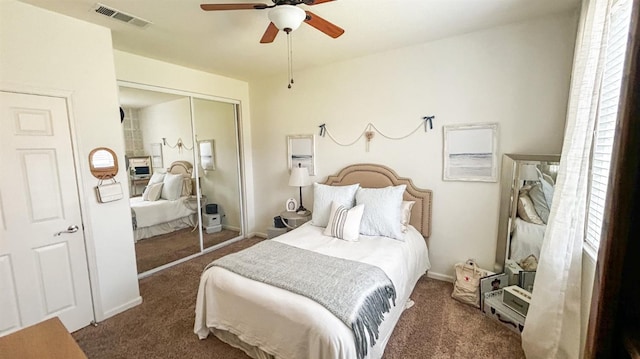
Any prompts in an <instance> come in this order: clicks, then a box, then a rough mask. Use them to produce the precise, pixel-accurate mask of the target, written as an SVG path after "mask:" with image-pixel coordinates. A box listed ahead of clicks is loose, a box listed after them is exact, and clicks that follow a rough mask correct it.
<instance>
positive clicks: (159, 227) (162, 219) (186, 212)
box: [130, 161, 198, 242]
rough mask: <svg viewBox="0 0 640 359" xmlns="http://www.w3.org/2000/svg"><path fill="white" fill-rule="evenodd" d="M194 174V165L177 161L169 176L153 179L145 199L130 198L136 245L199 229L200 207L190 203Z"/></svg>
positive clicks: (155, 175) (142, 197) (153, 176)
mask: <svg viewBox="0 0 640 359" xmlns="http://www.w3.org/2000/svg"><path fill="white" fill-rule="evenodd" d="M192 172H193V165H192V164H191V163H189V162H187V161H175V162H173V163H172V164H171V166H170V167H169V168H168V169H167V173H162V174H161V173H157V172H156V173H154V174H153V175H152V176H151V178H150V179H149V183H148V185H147V187H146V188H145V190H144V192H143V194H142V196H140V197H132V198H130V205H131V215H132V217H133V218H132V220H133V221H132V222H133V228H134V239H135V241H136V242H137V241H138V240H141V239H145V238H149V237H153V236H157V235H160V234H165V233H170V232H173V231H176V230H179V229H182V228H187V227H194V226H196V225H197V221H198V219H197V218H196V216H194V214H195V213H196V211H197V208H196V207H197V206H194V205H193V201H192V200H190V196H191V195H192V194H193V192H194V191H193V188H194V186H193V183H192V178H191V174H192Z"/></svg>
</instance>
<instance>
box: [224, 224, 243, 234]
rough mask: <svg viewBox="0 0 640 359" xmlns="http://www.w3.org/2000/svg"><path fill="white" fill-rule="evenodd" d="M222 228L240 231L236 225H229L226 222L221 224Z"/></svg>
mask: <svg viewBox="0 0 640 359" xmlns="http://www.w3.org/2000/svg"><path fill="white" fill-rule="evenodd" d="M222 228H223V229H228V230H230V231H237V232H240V227H236V226H230V225H227V224H223V225H222Z"/></svg>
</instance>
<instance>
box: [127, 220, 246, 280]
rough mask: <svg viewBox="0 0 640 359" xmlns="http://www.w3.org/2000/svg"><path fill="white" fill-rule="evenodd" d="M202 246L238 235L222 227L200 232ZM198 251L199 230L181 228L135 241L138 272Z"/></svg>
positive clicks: (236, 232) (207, 246)
mask: <svg viewBox="0 0 640 359" xmlns="http://www.w3.org/2000/svg"><path fill="white" fill-rule="evenodd" d="M202 235H203V236H202V237H203V241H204V247H205V248H209V247H211V246H214V245H216V244H219V243H222V242H225V241H228V240H229V239H232V238H235V237H237V236H239V235H240V234H239V232H238V231H232V230H229V229H223V230H222V231H220V232H217V233H206V232H203V233H202ZM198 252H200V239H199V232H198V231H193V228H183V229H180V230H177V231H175V232H171V233H166V234H161V235H159V236H154V237H151V238H145V239H141V240H139V241H138V242H137V243H136V263H137V265H138V273H142V272H146V271H148V270H150V269H153V268H156V267H159V266H161V265H163V264H167V263H171V262H173V261H175V260H178V259H181V258H184V257H188V256H190V255H192V254H195V253H198Z"/></svg>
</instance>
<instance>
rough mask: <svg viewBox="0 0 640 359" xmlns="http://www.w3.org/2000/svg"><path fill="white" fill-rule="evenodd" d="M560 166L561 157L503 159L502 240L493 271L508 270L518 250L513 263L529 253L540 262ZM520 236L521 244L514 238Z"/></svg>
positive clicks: (500, 233)
mask: <svg viewBox="0 0 640 359" xmlns="http://www.w3.org/2000/svg"><path fill="white" fill-rule="evenodd" d="M559 164H560V156H559V155H521V154H505V155H504V156H503V158H502V170H501V172H502V179H501V182H500V213H499V216H498V238H497V243H496V260H495V264H494V269H493V270H494V271H495V272H497V273H501V272H503V271H504V267H505V262H506V261H507V259H510V258H511V254H513V253H514V251H515V252H516V255H515V257H514V258H513V260H514V261H515V262H516V263H518V262H519V261H520V260H522V259H524V258H526V257H528V256H529V254H531V255H533V256H534V257H535V260H536V261H537V260H539V259H540V258H539V255H540V253H539V251H540V248H541V247H542V240H543V238H544V232H545V230H546V223H547V219H548V215H549V210H550V208H551V206H550V202H551V199H552V198H553V184H554V183H555V180H556V177H557V174H558V173H557V172H558V167H559ZM543 182H544V184H543ZM534 187H536V191H535V192H536V193H535V195H534V190H533V188H534ZM547 197H550V198H549V199H547ZM542 210H544V211H545V213H543V212H542ZM516 235H517V241H516V240H515V239H514V238H516ZM512 242H513V243H512ZM514 244H515V245H514Z"/></svg>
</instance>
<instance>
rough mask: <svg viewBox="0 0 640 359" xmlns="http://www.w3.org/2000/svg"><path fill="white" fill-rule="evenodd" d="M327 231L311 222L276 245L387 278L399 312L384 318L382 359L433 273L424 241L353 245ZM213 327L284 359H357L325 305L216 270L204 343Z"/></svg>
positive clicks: (199, 305) (207, 279)
mask: <svg viewBox="0 0 640 359" xmlns="http://www.w3.org/2000/svg"><path fill="white" fill-rule="evenodd" d="M323 230H324V228H322V227H316V226H313V225H311V224H310V223H306V224H304V225H302V226H301V227H299V228H298V229H296V230H294V231H291V232H288V233H286V234H283V235H281V236H279V237H277V238H275V239H272V240H274V241H279V242H282V243H286V244H289V245H292V246H296V247H299V248H303V249H307V250H311V251H314V252H317V253H322V254H325V255H330V256H334V257H339V258H344V259H349V260H354V261H359V262H363V263H367V264H371V265H374V266H377V267H379V268H381V269H382V270H383V271H384V272H385V273H386V274H387V276H388V277H389V279H390V280H391V281H392V282H393V284H394V286H395V288H396V293H397V295H398V297H397V300H396V306H395V307H393V308H392V310H391V311H390V312H389V313H387V314H386V315H385V319H384V321H383V323H382V325H381V326H380V337H379V339H378V341H377V342H376V344H375V346H374V347H373V348H370V350H369V354H368V356H367V358H380V357H381V356H382V354H383V351H384V347H385V346H386V344H387V341H388V340H389V337H390V335H391V332H392V331H393V328H394V327H395V324H396V323H397V321H398V319H399V318H400V315H401V314H402V312H403V310H404V308H405V303H406V302H407V301H408V300H409V295H410V294H411V292H412V291H413V288H414V286H415V284H416V282H417V280H418V279H419V278H420V277H421V276H422V275H423V274H425V272H426V271H427V270H428V269H429V268H430V263H429V258H428V251H427V246H426V244H425V240H424V238H423V237H422V235H420V233H419V232H418V231H417V230H416V229H415V228H413V227H411V226H409V229H408V232H407V233H406V236H405V241H404V242H403V241H397V240H393V239H389V238H386V237H376V236H361V239H360V241H358V242H348V241H343V240H340V239H336V238H333V237H329V236H325V235H323V234H322V231H323ZM213 328H216V329H219V330H222V331H226V332H229V333H231V334H233V335H235V336H236V337H237V338H239V339H240V340H242V341H243V342H244V343H246V344H248V345H250V346H254V347H257V348H259V349H261V350H262V351H264V352H266V353H268V354H271V355H274V356H276V357H278V358H291V359H294V358H295V359H297V358H317V359H324V358H326V359H335V358H356V357H357V356H356V350H355V345H354V337H353V333H352V331H351V329H350V328H348V327H347V326H346V325H345V324H344V323H343V322H342V321H340V320H339V319H338V318H336V317H335V316H334V315H333V314H331V313H330V312H329V311H328V310H327V309H326V308H324V307H323V306H321V305H320V304H318V303H316V302H315V301H313V300H311V299H309V298H306V297H304V296H301V295H298V294H294V293H291V292H288V291H286V290H284V289H280V288H277V287H273V286H270V285H268V284H264V283H260V282H256V281H253V280H250V279H247V278H244V277H242V276H240V275H237V274H235V273H232V272H230V271H228V270H225V269H223V268H220V267H215V266H214V267H212V268H209V269H208V270H206V271H205V272H204V273H203V274H202V277H201V280H200V287H199V290H198V297H197V301H196V320H195V325H194V332H195V333H196V334H197V335H198V336H199V337H200V338H201V339H204V338H206V337H207V336H208V335H209V334H210V332H211V330H212V329H213ZM248 354H250V353H248ZM250 355H251V354H250Z"/></svg>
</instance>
